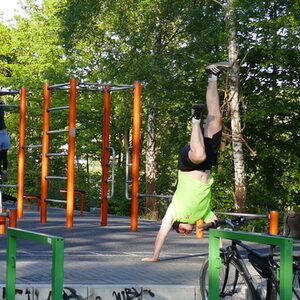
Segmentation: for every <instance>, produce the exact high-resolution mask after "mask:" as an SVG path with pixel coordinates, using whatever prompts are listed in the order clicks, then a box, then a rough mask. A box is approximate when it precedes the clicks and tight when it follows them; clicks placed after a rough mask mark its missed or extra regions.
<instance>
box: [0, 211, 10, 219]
mask: <svg viewBox="0 0 300 300" xmlns="http://www.w3.org/2000/svg"><path fill="white" fill-rule="evenodd" d="M8 216H9V213H8V212H4V213H3V212H1V213H0V217H6V218H7V217H8Z"/></svg>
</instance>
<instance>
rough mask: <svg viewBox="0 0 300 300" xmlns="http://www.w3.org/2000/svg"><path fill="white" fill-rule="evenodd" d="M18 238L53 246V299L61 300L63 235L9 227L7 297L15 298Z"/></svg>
mask: <svg viewBox="0 0 300 300" xmlns="http://www.w3.org/2000/svg"><path fill="white" fill-rule="evenodd" d="M17 238H18V239H25V240H31V241H34V242H37V243H40V244H50V245H51V247H52V270H51V277H52V284H51V290H52V298H51V299H52V300H61V299H62V294H63V280H64V275H63V274H64V240H63V238H61V237H56V236H51V235H47V234H41V233H37V232H32V231H27V230H21V229H15V228H8V230H7V254H6V299H7V300H14V299H15V289H16V257H17Z"/></svg>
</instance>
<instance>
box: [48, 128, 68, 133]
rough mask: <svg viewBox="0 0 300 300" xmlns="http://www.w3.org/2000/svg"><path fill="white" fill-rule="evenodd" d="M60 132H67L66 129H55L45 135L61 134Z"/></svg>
mask: <svg viewBox="0 0 300 300" xmlns="http://www.w3.org/2000/svg"><path fill="white" fill-rule="evenodd" d="M62 132H69V130H68V129H57V130H48V131H47V134H51V133H62Z"/></svg>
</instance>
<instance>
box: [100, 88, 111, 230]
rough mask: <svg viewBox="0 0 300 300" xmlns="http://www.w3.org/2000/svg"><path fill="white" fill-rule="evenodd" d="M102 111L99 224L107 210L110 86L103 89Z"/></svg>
mask: <svg viewBox="0 0 300 300" xmlns="http://www.w3.org/2000/svg"><path fill="white" fill-rule="evenodd" d="M103 101H104V105H103V106H104V111H103V132H102V162H101V166H102V179H101V226H106V225H107V212H108V201H107V194H108V173H109V170H108V164H109V151H108V146H109V130H110V128H109V124H110V87H109V86H105V89H104V97H103Z"/></svg>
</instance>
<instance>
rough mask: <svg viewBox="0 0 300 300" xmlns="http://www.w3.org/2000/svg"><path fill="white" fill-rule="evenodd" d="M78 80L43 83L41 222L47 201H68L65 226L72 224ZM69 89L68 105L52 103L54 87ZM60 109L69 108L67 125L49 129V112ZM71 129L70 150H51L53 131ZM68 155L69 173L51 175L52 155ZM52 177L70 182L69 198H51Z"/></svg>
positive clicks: (53, 156)
mask: <svg viewBox="0 0 300 300" xmlns="http://www.w3.org/2000/svg"><path fill="white" fill-rule="evenodd" d="M76 85H77V83H76V80H75V79H70V82H69V83H64V84H57V85H52V86H50V85H49V84H48V83H45V84H44V107H43V138H42V167H41V195H40V196H41V200H40V205H41V210H40V220H41V223H46V221H47V203H49V202H54V203H65V204H66V226H67V228H72V227H73V217H74V183H75V175H74V169H75V163H74V161H75V160H74V159H75V137H76V127H75V125H76ZM61 88H64V89H68V90H69V105H67V106H56V107H50V97H51V91H52V90H54V89H61ZM61 110H68V111H69V120H68V121H69V123H68V129H59V130H50V114H52V113H55V112H57V111H61ZM64 132H66V133H68V151H67V153H65V152H61V153H49V144H50V135H55V134H58V133H64ZM61 156H66V157H67V174H66V176H50V175H49V158H55V157H61ZM49 180H64V181H66V182H67V198H66V200H61V199H51V198H48V188H49V184H48V181H49Z"/></svg>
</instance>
